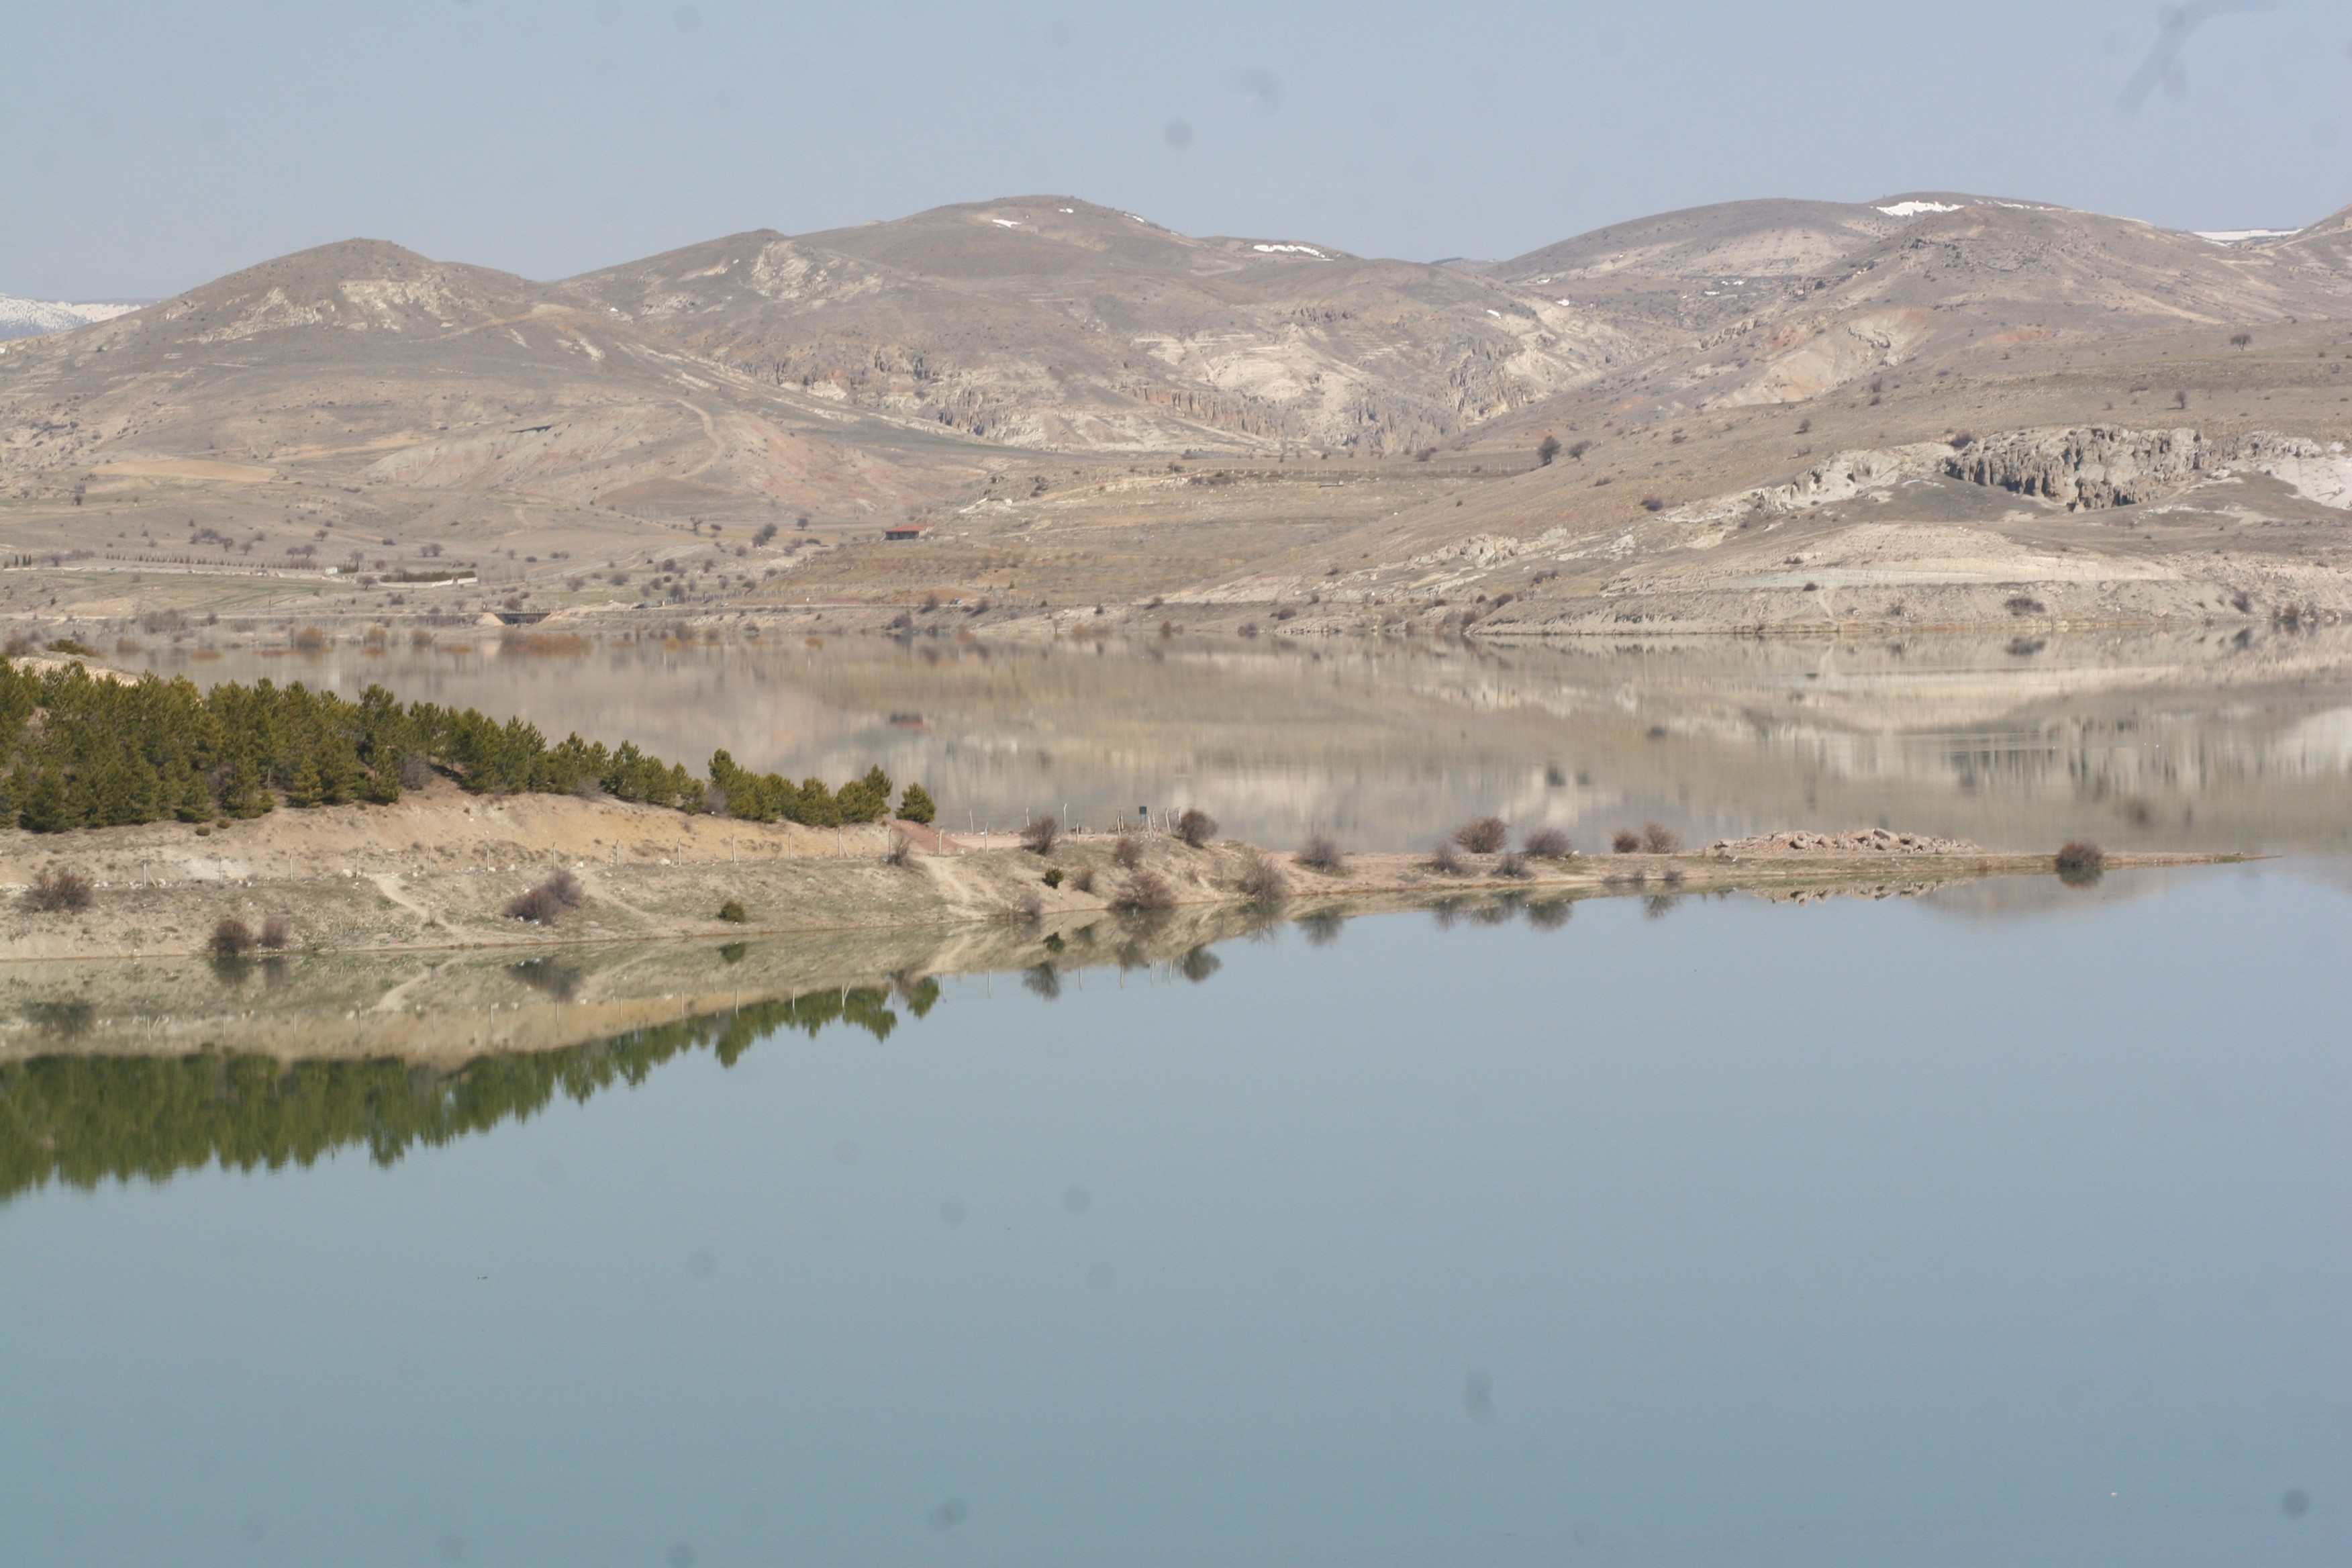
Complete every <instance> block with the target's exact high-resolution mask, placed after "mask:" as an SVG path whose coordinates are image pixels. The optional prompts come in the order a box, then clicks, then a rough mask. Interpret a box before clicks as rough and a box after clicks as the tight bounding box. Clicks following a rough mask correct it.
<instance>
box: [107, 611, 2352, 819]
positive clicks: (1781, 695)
mask: <svg viewBox="0 0 2352 1568" xmlns="http://www.w3.org/2000/svg"><path fill="white" fill-rule="evenodd" d="M195 652H196V649H195V647H194V644H193V643H190V644H185V645H183V646H181V647H176V648H175V647H169V646H162V647H154V648H152V649H150V650H149V651H148V652H147V653H146V654H145V655H144V656H142V657H144V658H147V659H148V660H149V661H151V662H152V664H153V665H154V666H155V668H161V669H163V670H166V671H170V672H173V673H185V674H187V675H189V676H191V677H192V678H194V679H199V680H210V679H224V678H231V679H254V678H256V677H257V676H262V675H267V676H269V677H271V678H272V679H278V680H280V681H283V680H289V679H305V680H308V681H310V682H312V683H314V684H323V685H327V686H331V687H333V688H335V689H339V690H342V691H345V692H347V693H353V692H356V691H357V690H358V689H361V688H362V686H364V685H365V684H367V683H368V682H371V681H381V682H384V683H386V684H389V685H391V686H393V687H394V688H395V689H398V690H400V691H402V692H403V693H404V694H406V695H412V696H417V697H424V698H429V699H432V700H437V701H441V702H445V703H457V704H470V705H478V706H480V707H481V708H483V709H485V710H489V711H509V710H511V711H520V712H521V713H524V714H526V715H528V716H529V717H530V718H532V719H533V720H534V721H538V722H539V723H541V725H543V726H545V727H548V728H551V729H554V730H559V731H561V730H569V729H574V728H577V729H581V730H583V731H595V732H598V733H600V734H620V733H625V734H626V735H628V736H630V737H632V738H635V740H637V741H638V742H640V743H642V744H646V745H648V746H650V747H652V748H653V749H654V750H656V751H657V752H661V753H663V754H665V755H668V754H675V755H678V756H683V757H692V758H700V757H706V756H708V755H709V753H710V752H711V751H712V750H713V749H715V748H717V747H719V746H725V747H728V748H729V749H730V750H731V751H732V752H734V753H735V755H736V756H737V757H738V758H739V759H740V760H742V761H743V762H745V763H747V764H749V765H752V766H755V767H759V768H763V769H765V768H773V769H778V770H780V771H782V772H783V773H785V774H787V775H788V776H800V775H803V774H812V773H813V774H820V775H824V776H828V777H830V776H835V775H837V774H838V775H847V774H849V773H857V772H860V771H862V770H863V769H865V768H866V766H868V765H870V764H871V763H874V762H875V761H877V760H879V761H880V762H881V763H882V764H883V765H884V766H885V767H886V768H887V770H888V771H889V772H890V773H892V775H893V776H897V777H906V778H919V779H921V780H923V781H925V782H926V783H927V784H929V786H930V787H931V789H932V793H933V794H934V795H937V796H938V797H939V798H940V801H941V802H942V804H943V805H944V806H945V807H946V818H945V820H947V821H948V823H949V825H950V826H957V827H963V826H994V827H995V828H997V829H998V830H1000V831H1002V830H1004V829H1007V828H1008V827H1010V826H1012V825H1013V824H1015V823H1018V822H1021V821H1024V820H1026V819H1027V818H1028V817H1029V816H1033V815H1034V814H1035V813H1038V812H1040V811H1061V810H1064V809H1067V810H1068V811H1069V813H1070V814H1071V815H1072V816H1074V817H1075V818H1076V820H1078V821H1080V822H1083V823H1087V824H1101V823H1106V822H1109V821H1112V820H1117V819H1124V818H1127V817H1130V816H1133V815H1134V814H1135V812H1136V810H1137V808H1138V807H1139V806H1150V807H1151V808H1153V809H1162V808H1168V807H1180V806H1182V805H1190V804H1196V803H1197V804H1201V805H1205V806H1207V807H1208V808H1210V809H1211V810H1212V811H1213V812H1214V814H1215V815H1216V816H1219V817H1220V818H1221V819H1222V820H1223V822H1224V823H1225V824H1226V826H1227V828H1228V830H1230V831H1232V832H1234V833H1236V834H1239V835H1240V836H1242V837H1248V838H1252V839H1255V840H1258V841H1262V842H1265V843H1270V844H1274V845H1276V846H1284V847H1286V846H1291V845H1296V844H1297V843H1300V842H1302V841H1303V840H1304V839H1305V838H1306V837H1307V835H1308V834H1310V833H1312V832H1315V831H1329V832H1331V833H1333V834H1335V835H1337V836H1338V837H1339V838H1341V839H1342V840H1343V841H1345V843H1346V845H1347V846H1349V847H1361V848H1411V847H1418V846H1420V845H1422V844H1424V843H1426V842H1427V841H1428V839H1429V837H1431V836H1432V834H1433V833H1435V832H1438V831H1442V830H1443V829H1444V827H1445V826H1447V825H1449V824H1451V823H1454V822H1457V821H1459V820H1461V819H1463V818H1464V817H1465V816H1473V815H1478V814H1482V813H1486V812H1489V811H1493V812H1499V813H1501V814H1502V815H1504V816H1507V817H1509V818H1510V819H1511V820H1513V821H1514V822H1515V823H1518V824H1520V825H1523V826H1524V825H1530V824H1534V823H1538V822H1551V823H1554V824H1557V825H1559V826H1564V827H1566V828H1568V829H1570V831H1571V832H1573V833H1575V834H1577V835H1578V836H1579V837H1582V838H1584V839H1586V840H1587V841H1588V842H1590V843H1594V844H1597V843H1599V842H1601V841H1602V840H1603V839H1605V837H1607V835H1608V834H1609V833H1610V832H1611V831H1612V830H1613V829H1616V828H1619V827H1623V826H1629V825H1638V824H1640V823H1642V822H1643V821H1647V820H1652V819H1655V820H1659V821H1663V822H1664V823H1666V824H1667V825H1668V826H1672V827H1674V828H1675V829H1676V830H1677V831H1679V832H1680V833H1681V834H1682V835H1683V837H1685V839H1688V840H1692V841H1695V842H1705V841H1706V840H1707V839H1709V838H1711V837H1719V836H1727V835H1736V834H1740V833H1747V832H1752V831H1759V830H1766V829H1771V828H1778V827H1783V826H1831V827H1836V826H1900V827H1906V828H1915V829H1918V830H1922V831H1927V832H1932V833H1939V834H1947V835H1950V836H1953V837H1969V838H1974V839H1977V840H1978V841H1979V842H1982V843H1985V844H1988V845H1990V846H1992V847H2001V848H2029V847H2030V848H2040V847H2045V846H2053V845H2055V844H2056V843H2058V842H2061V841H2063V839H2065V838H2068V837H2095V838H2098V839H2101V840H2102V841H2103V842H2105V843H2108V844H2110V845H2111V846H2113V847H2141V848H2205V847H2232V848H2244V849H2266V850H2273V851H2279V850H2303V851H2331V852H2340V851H2342V850H2344V849H2346V848H2352V816H2347V814H2346V813H2345V812H2343V811H2342V810H2341V809H2340V802H2341V800H2342V798H2343V795H2344V792H2345V790H2346V788H2347V784H2352V630H2347V629H2345V628H2326V629H2320V630H2314V631H2304V632H2284V631H2265V632H2261V633H2252V634H2247V635H2245V636H2244V637H2241V636H2240V635H2238V634H2237V633H2236V632H2234V631H2233V632H2230V633H2223V632H2221V631H2219V630H2212V631H2198V630H2187V631H2175V632H2165V633H2133V634H2125V633H2108V634H2091V633H2078V634H2060V635H2057V636H2054V637H2049V638H2047V639H2045V640H2044V642H2043V645H2042V646H2041V647H2035V648H2032V649H2029V650H2025V651H2022V652H2021V651H2020V650H2019V649H2017V648H2016V647H2012V646H2011V643H2010V641H2009V640H2008V639H2004V638H1999V637H1910V638H1906V639H1905V640H1902V641H1893V642H1857V641H1836V642H1822V643H1792V642H1756V641H1741V640H1738V639H1733V638H1716V639H1707V640H1702V641H1696V642H1689V643H1684V644H1678V645H1651V644H1635V643H1627V644H1622V645H1604V644H1598V643H1592V642H1576V643H1569V644H1563V645H1556V646H1555V645H1546V646H1535V647H1500V648H1495V647H1470V646H1460V647H1421V648H1411V649H1405V648H1397V647H1384V646H1381V645H1373V644H1362V643H1353V642H1349V643H1339V644H1334V645H1332V646H1329V647H1324V646H1319V645H1318V646H1309V647H1296V646H1287V645H1270V644H1267V643H1266V642H1265V641H1264V640H1263V639H1262V640H1261V642H1260V643H1257V644H1253V645H1251V646H1250V647H1248V648H1247V649H1245V650H1244V649H1242V648H1239V647H1224V646H1210V645H1202V644H1183V643H1179V644H1177V645H1174V646H1173V647H1161V646H1160V645H1157V644H1154V645H1150V646H1124V645H1118V644H1113V645H1110V647H1108V649H1105V648H1104V647H1101V646H1100V645H1093V644H1089V645H1087V649H1086V650H1085V651H1080V650H1079V649H1078V648H1077V647H1075V646H1073V645H1044V646H1019V645H1016V646H1012V647H988V646H986V645H962V644H956V643H951V642H942V643H936V644H934V643H920V644H917V645H915V646H913V647H903V646H901V645H899V644H897V643H893V642H890V641H887V640H886V639H882V638H848V639H838V640H833V641H827V642H824V643H823V644H822V645H821V646H819V647H804V646H801V645H799V644H797V643H795V644H793V646H790V647H779V646H776V642H775V640H774V639H771V640H770V641H768V642H765V643H746V642H743V641H740V640H736V641H727V642H720V643H709V642H679V641H669V642H659V641H651V640H647V641H628V642H611V643H603V644H595V645H592V646H590V647H588V648H587V649H586V650H585V651H583V652H579V653H577V654H575V655H571V656H566V657H549V656H545V655H530V654H521V653H511V652H509V653H501V652H500V651H499V647H498V645H497V644H496V643H495V642H482V643H478V644H468V645H467V647H465V648H464V650H463V651H456V650H452V649H449V648H434V649H423V650H419V649H391V650H383V651H377V652H370V651H368V650H364V649H362V648H358V647H351V646H348V645H346V646H341V647H335V648H333V649H331V650H330V651H328V652H326V653H323V654H320V655H317V656H315V657H306V656H294V655H274V654H270V653H268V652H266V651H263V650H257V649H255V648H250V647H229V648H226V649H224V650H220V651H219V652H218V653H217V655H216V657H209V658H196V657H195Z"/></svg>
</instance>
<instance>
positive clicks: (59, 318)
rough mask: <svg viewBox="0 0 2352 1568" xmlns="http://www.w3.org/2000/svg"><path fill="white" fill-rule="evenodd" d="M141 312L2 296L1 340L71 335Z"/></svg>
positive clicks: (121, 306)
mask: <svg viewBox="0 0 2352 1568" xmlns="http://www.w3.org/2000/svg"><path fill="white" fill-rule="evenodd" d="M137 309H139V307H138V306H136V305H125V304H117V303H114V302H111V301H109V302H107V303H103V304H76V303H73V302H71V301H69V300H21V299H18V298H17V297H16V296H15V295H13V294H0V338H32V337H38V336H40V335H41V334H42V333H44V332H69V331H73V329H74V328H76V327H87V326H89V324H90V323H91V322H93V321H112V320H114V318H115V317H117V316H127V315H129V314H130V313H131V311H133V310H137Z"/></svg>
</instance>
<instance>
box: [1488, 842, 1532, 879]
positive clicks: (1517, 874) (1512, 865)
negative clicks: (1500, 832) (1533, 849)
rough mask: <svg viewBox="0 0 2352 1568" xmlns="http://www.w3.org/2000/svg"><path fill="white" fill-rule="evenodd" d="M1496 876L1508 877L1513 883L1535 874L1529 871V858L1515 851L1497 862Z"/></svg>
mask: <svg viewBox="0 0 2352 1568" xmlns="http://www.w3.org/2000/svg"><path fill="white" fill-rule="evenodd" d="M1495 875H1496V876H1497V877H1508V878H1510V879H1512V880H1513V881H1518V880H1521V879H1525V878H1528V877H1530V876H1533V875H1534V873H1533V872H1531V871H1529V870H1528V858H1527V857H1526V856H1524V855H1522V854H1520V853H1519V852H1518V851H1517V850H1516V849H1514V850H1512V851H1510V852H1509V853H1508V854H1506V855H1504V856H1502V857H1500V858H1498V859H1496V862H1495Z"/></svg>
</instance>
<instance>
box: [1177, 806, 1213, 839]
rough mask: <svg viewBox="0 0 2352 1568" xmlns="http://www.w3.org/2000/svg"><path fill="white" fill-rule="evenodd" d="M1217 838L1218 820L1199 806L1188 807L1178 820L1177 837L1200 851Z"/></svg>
mask: <svg viewBox="0 0 2352 1568" xmlns="http://www.w3.org/2000/svg"><path fill="white" fill-rule="evenodd" d="M1216 836H1217V819H1216V818H1215V817H1213V816H1210V815H1209V814H1208V813H1207V812H1205V811H1202V810H1201V809H1200V808H1199V807H1198V806H1192V805H1188V806H1186V807H1185V808H1184V810H1183V812H1182V813H1181V815H1179V816H1177V818H1176V837H1179V838H1181V839H1182V840H1183V841H1184V842H1185V843H1187V844H1189V845H1191V846H1192V847H1193V848H1195V849H1198V848H1200V847H1202V846H1204V845H1206V844H1207V843H1208V842H1209V840H1211V839H1212V838H1214V837H1216Z"/></svg>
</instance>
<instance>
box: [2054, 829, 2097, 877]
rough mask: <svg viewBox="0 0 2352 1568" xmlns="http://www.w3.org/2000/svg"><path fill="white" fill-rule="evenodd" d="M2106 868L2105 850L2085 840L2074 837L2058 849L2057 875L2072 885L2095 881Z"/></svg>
mask: <svg viewBox="0 0 2352 1568" xmlns="http://www.w3.org/2000/svg"><path fill="white" fill-rule="evenodd" d="M2106 868H2107V854H2106V851H2105V850H2104V849H2102V848H2100V847H2098V846H2097V845H2095V844H2092V843H2089V842H2087V841H2086V840H2084V839H2080V838H2077V839H2074V840H2073V841H2072V842H2070V843H2068V844H2067V845H2065V846H2064V847H2063V848H2061V849H2060V850H2059V851H2058V875H2059V876H2060V878H2062V879H2063V880H2065V881H2066V882H2068V883H2071V884H2073V885H2075V886H2078V887H2080V886H2087V885H2088V884H2090V883H2092V882H2095V881H2097V880H2098V879H2099V877H2100V875H2101V873H2103V872H2105V870H2106Z"/></svg>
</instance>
